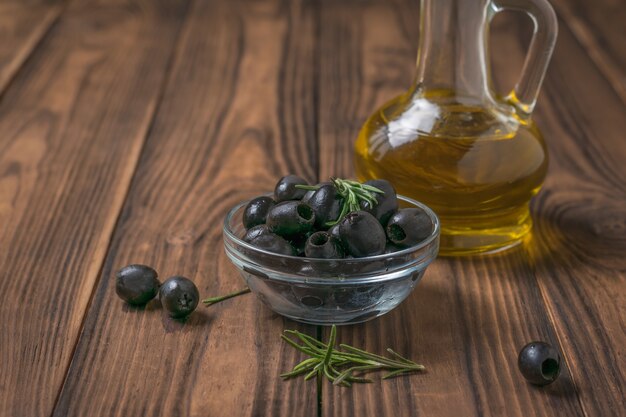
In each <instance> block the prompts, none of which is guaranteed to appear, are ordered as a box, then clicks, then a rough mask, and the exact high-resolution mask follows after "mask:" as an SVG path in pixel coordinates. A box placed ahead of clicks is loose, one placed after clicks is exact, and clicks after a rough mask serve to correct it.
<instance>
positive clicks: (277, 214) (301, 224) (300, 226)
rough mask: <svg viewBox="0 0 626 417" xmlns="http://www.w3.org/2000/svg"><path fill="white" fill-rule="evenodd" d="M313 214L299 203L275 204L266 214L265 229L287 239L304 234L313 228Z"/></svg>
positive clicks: (305, 205) (308, 207) (309, 208)
mask: <svg viewBox="0 0 626 417" xmlns="http://www.w3.org/2000/svg"><path fill="white" fill-rule="evenodd" d="M314 223H315V213H314V212H313V209H312V208H311V206H309V205H308V204H305V203H303V202H301V201H285V202H282V203H278V204H276V205H275V206H274V207H272V208H271V209H270V211H269V213H268V214H267V221H266V224H267V227H268V228H269V230H270V231H271V232H272V233H276V234H277V235H279V236H282V237H285V238H289V237H291V236H296V235H299V234H302V233H306V232H308V231H309V230H311V229H312V228H313V224H314Z"/></svg>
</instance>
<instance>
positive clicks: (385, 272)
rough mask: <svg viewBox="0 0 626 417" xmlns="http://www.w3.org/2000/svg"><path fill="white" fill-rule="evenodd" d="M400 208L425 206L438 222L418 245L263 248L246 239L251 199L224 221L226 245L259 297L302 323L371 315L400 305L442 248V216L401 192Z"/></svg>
mask: <svg viewBox="0 0 626 417" xmlns="http://www.w3.org/2000/svg"><path fill="white" fill-rule="evenodd" d="M398 200H399V204H400V207H401V208H402V207H420V208H421V209H423V210H424V211H425V212H426V213H427V214H428V216H429V217H430V219H431V220H432V222H433V230H432V233H431V235H430V236H429V237H428V238H427V239H425V240H424V241H422V242H421V243H420V244H418V245H416V246H412V247H410V248H407V249H404V250H401V251H398V252H392V253H388V254H382V255H376V256H369V257H365V258H353V259H312V258H303V257H298V256H286V255H281V254H277V253H273V252H268V251H266V250H263V249H259V248H257V247H254V246H252V245H250V244H249V243H247V242H245V241H243V240H242V239H241V238H242V237H243V235H244V234H245V232H246V230H245V228H244V226H243V224H242V215H243V211H244V209H245V206H246V205H247V204H248V201H245V202H243V203H241V204H238V205H237V206H235V207H234V208H233V209H232V210H231V211H230V212H229V213H228V215H227V216H226V219H225V221H224V248H225V250H226V254H227V255H228V257H229V258H230V260H231V261H232V262H233V264H234V265H235V266H236V267H237V269H239V272H240V273H241V276H242V277H243V279H244V281H245V282H246V284H247V285H248V287H249V288H250V289H251V290H252V292H253V293H255V294H256V295H257V297H258V298H259V299H260V300H261V301H262V302H263V303H264V304H266V305H267V306H268V307H269V308H271V309H272V310H274V311H275V312H276V313H278V314H281V315H283V316H285V317H288V318H290V319H292V320H296V321H299V322H302V323H308V324H317V325H331V324H352V323H360V322H364V321H367V320H371V319H373V318H375V317H378V316H380V315H382V314H385V313H387V312H389V311H391V310H392V309H393V308H395V307H396V306H397V305H398V304H400V303H401V302H402V301H403V300H404V299H405V298H406V297H407V296H408V295H409V294H410V293H411V291H413V288H415V286H416V285H417V284H418V283H419V282H420V280H421V279H422V277H423V276H424V271H426V267H427V266H428V265H429V264H430V263H431V262H432V261H433V260H434V259H435V257H436V256H437V252H438V250H439V229H440V227H439V219H438V218H437V216H436V215H435V213H434V212H433V211H432V210H431V209H430V208H428V207H427V206H425V205H424V204H422V203H419V202H417V201H415V200H412V199H410V198H407V197H403V196H398Z"/></svg>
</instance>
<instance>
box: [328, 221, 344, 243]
mask: <svg viewBox="0 0 626 417" xmlns="http://www.w3.org/2000/svg"><path fill="white" fill-rule="evenodd" d="M328 233H330V234H331V236H334V237H335V238H337V239H338V240H339V241H341V236H339V223H335V224H334V225H333V226H331V228H330V229H328Z"/></svg>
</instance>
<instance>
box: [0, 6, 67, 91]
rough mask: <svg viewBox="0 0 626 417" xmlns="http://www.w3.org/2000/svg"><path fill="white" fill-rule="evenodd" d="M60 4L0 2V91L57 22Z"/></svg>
mask: <svg viewBox="0 0 626 417" xmlns="http://www.w3.org/2000/svg"><path fill="white" fill-rule="evenodd" d="M62 8H63V7H62V4H61V2H60V1H46V0H33V1H24V0H5V1H3V2H1V3H0V92H2V91H3V90H4V89H5V87H6V86H7V85H8V83H9V81H10V80H11V79H12V78H13V76H14V75H15V74H16V73H17V71H18V69H19V68H20V67H21V66H22V64H23V63H24V61H25V60H26V59H27V58H28V56H29V55H30V54H31V53H32V51H33V49H34V48H35V46H36V45H37V44H38V43H39V41H40V40H41V39H42V38H43V37H44V35H45V34H46V33H47V31H48V29H49V28H50V26H51V25H52V24H53V23H54V22H55V21H56V19H57V18H58V16H59V14H60V13H61V10H62Z"/></svg>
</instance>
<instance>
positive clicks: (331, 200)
mask: <svg viewBox="0 0 626 417" xmlns="http://www.w3.org/2000/svg"><path fill="white" fill-rule="evenodd" d="M307 204H308V205H309V206H311V208H312V209H313V212H314V213H315V227H317V228H318V229H322V228H326V227H327V226H326V223H327V222H330V221H335V220H337V218H338V217H339V215H340V214H341V207H342V206H343V198H342V197H341V196H340V195H339V194H338V193H337V189H336V188H335V186H334V185H332V184H325V185H322V186H321V187H320V188H319V189H317V191H315V192H314V193H313V195H312V196H311V198H309V200H308V201H307Z"/></svg>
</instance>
